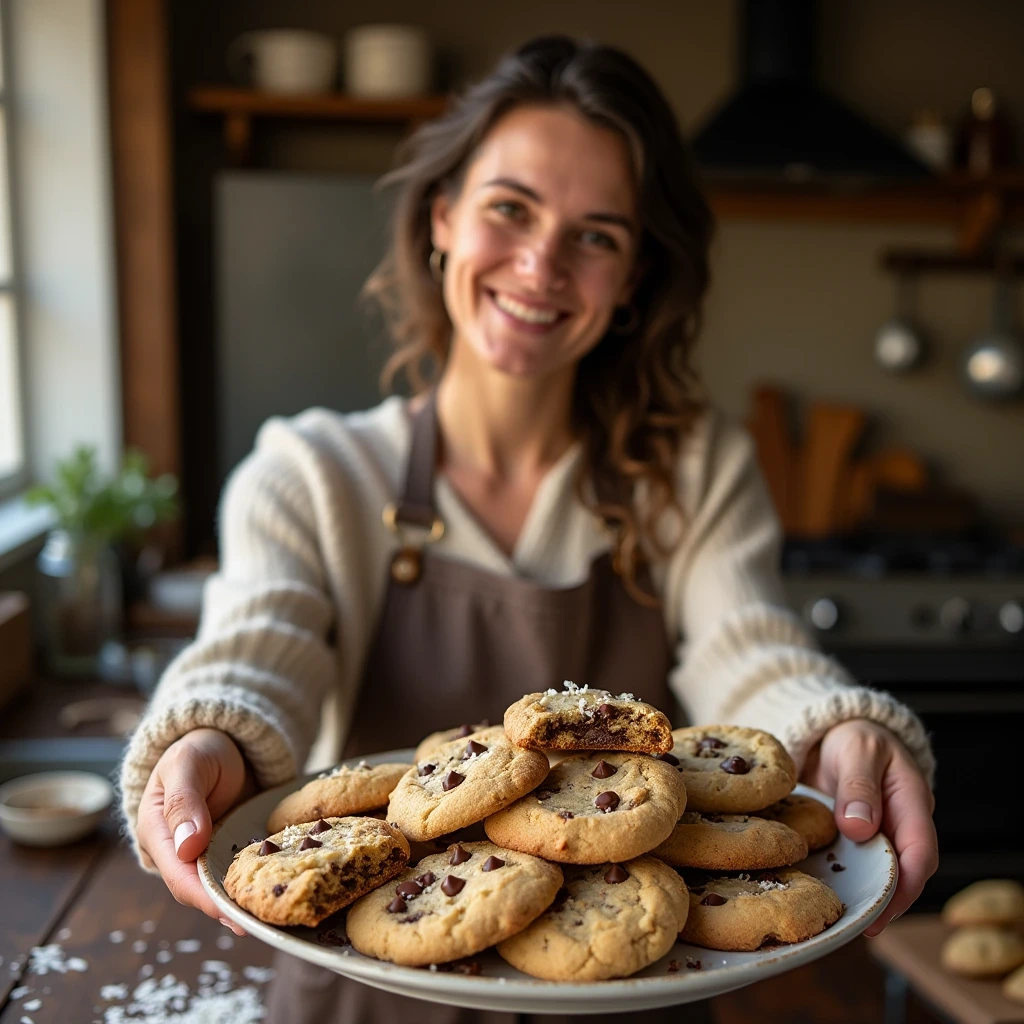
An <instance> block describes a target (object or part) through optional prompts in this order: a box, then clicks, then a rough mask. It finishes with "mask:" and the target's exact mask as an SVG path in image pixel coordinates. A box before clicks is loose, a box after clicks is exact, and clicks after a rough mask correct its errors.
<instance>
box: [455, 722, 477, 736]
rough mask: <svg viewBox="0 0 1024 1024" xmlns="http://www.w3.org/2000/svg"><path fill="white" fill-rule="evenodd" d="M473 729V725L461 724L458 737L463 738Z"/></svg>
mask: <svg viewBox="0 0 1024 1024" xmlns="http://www.w3.org/2000/svg"><path fill="white" fill-rule="evenodd" d="M472 731H473V727H472V726H471V725H460V726H459V731H458V732H457V733H456V734H455V736H456V738H457V739H462V737H464V736H468V735H469V734H470V733H471V732H472Z"/></svg>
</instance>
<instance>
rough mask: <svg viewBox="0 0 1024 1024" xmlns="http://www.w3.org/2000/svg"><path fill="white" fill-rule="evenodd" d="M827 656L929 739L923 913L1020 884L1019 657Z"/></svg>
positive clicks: (1023, 866) (1022, 707) (1023, 803)
mask: <svg viewBox="0 0 1024 1024" xmlns="http://www.w3.org/2000/svg"><path fill="white" fill-rule="evenodd" d="M831 653H832V654H833V655H834V656H835V657H836V658H838V660H839V661H841V662H842V663H843V664H844V665H846V667H847V668H848V669H850V671H851V672H852V673H853V674H854V675H855V676H856V677H857V678H858V679H859V680H860V681H862V682H863V683H865V684H866V685H868V686H872V687H874V688H876V689H879V690H886V691H888V692H889V693H891V694H892V695H893V696H894V697H896V698H897V699H898V700H901V701H903V702H904V703H906V704H907V705H908V706H909V707H911V708H913V710H914V711H915V712H917V714H918V715H919V716H920V718H921V719H922V721H923V722H924V725H925V728H926V729H927V730H928V733H929V736H930V738H931V742H932V748H933V750H934V752H935V758H936V762H937V768H936V778H935V826H936V829H937V831H938V835H939V860H940V864H939V870H938V872H937V873H936V875H935V877H934V878H933V879H932V880H931V881H930V882H929V884H928V887H927V888H926V890H925V894H924V896H923V897H922V901H921V907H920V909H930V910H936V909H939V908H940V907H941V904H942V903H943V902H944V901H945V900H946V899H947V898H948V897H949V896H951V895H952V894H953V893H954V892H956V891H957V890H959V889H961V888H963V886H965V885H967V884H968V883H970V882H973V881H976V880H978V879H980V878H994V877H1002V878H1017V879H1019V880H1020V881H1022V882H1024V842H1022V839H1021V836H1022V835H1024V795H1022V792H1021V787H1020V786H1019V784H1018V781H1017V778H1018V774H1019V773H1020V769H1021V764H1022V762H1024V651H1020V650H1016V651H1013V650H1010V651H1008V650H1002V651H943V652H936V651H934V650H930V651H922V650H917V651H911V650H906V649H901V650H892V651H870V652H867V651H842V650H834V651H832V652H831Z"/></svg>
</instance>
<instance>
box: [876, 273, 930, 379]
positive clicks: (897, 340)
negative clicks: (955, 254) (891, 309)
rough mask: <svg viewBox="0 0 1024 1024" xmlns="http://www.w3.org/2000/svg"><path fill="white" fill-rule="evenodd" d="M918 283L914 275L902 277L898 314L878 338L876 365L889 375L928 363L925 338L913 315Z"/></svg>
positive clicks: (884, 326)
mask: <svg viewBox="0 0 1024 1024" xmlns="http://www.w3.org/2000/svg"><path fill="white" fill-rule="evenodd" d="M915 284H916V280H915V278H914V277H913V275H912V274H909V273H901V274H899V275H898V277H897V278H896V315H895V316H894V317H893V318H892V319H891V320H888V321H886V323H884V324H883V325H882V326H881V327H880V328H879V330H878V333H877V334H876V335H875V362H876V363H877V364H878V365H879V366H880V367H881V368H882V369H883V370H885V371H886V372H887V373H906V372H907V371H908V370H913V369H916V368H917V367H918V366H920V365H921V364H922V363H923V362H924V358H925V352H926V349H927V345H926V340H925V335H924V332H923V331H922V330H921V328H920V327H919V326H918V325H917V323H915V320H914V315H913V305H914V285H915Z"/></svg>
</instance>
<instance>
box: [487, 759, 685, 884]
mask: <svg viewBox="0 0 1024 1024" xmlns="http://www.w3.org/2000/svg"><path fill="white" fill-rule="evenodd" d="M685 807H686V788H685V786H684V785H683V783H682V779H681V778H680V776H679V774H678V773H677V772H676V771H674V770H673V769H672V768H671V767H670V766H669V765H667V764H664V763H663V762H661V761H656V760H655V759H654V758H651V757H647V756H646V755H643V754H612V753H605V754H603V755H597V754H574V755H573V756H571V757H567V758H566V759H565V760H564V761H560V762H559V763H558V764H556V765H555V766H554V767H553V768H552V769H551V771H550V772H549V773H548V777H547V778H546V779H545V780H544V782H543V784H542V785H541V786H540V787H539V788H537V789H536V790H534V791H533V792H532V793H530V794H528V795H527V796H525V797H523V798H522V799H521V800H518V801H516V802H515V803H514V804H512V805H511V806H510V807H507V808H506V809H505V810H503V811H499V812H497V813H496V814H492V815H491V816H490V817H489V818H487V819H485V820H484V829H485V830H486V831H487V835H488V837H489V838H490V839H491V840H492V841H493V842H495V843H498V845H499V846H507V847H508V848H509V849H513V850H522V851H523V852H524V853H533V854H536V855H537V856H539V857H544V858H546V859H547V860H554V861H559V862H561V863H566V864H603V863H604V862H605V861H608V860H613V861H617V862H621V861H625V860H631V859H632V858H633V857H639V856H640V855H641V854H643V853H647V852H648V851H649V850H653V849H654V847H656V846H657V845H658V844H659V843H661V842H663V841H664V840H665V839H667V838H668V836H669V835H670V833H671V832H672V829H673V827H674V826H675V823H676V822H677V821H678V820H679V816H680V814H681V813H682V812H683V809H684V808H685Z"/></svg>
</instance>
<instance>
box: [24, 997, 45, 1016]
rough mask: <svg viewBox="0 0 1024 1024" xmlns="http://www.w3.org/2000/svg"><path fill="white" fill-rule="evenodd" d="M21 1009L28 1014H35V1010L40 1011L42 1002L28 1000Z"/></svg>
mask: <svg viewBox="0 0 1024 1024" xmlns="http://www.w3.org/2000/svg"><path fill="white" fill-rule="evenodd" d="M21 1008H22V1009H23V1010H28V1012H29V1013H35V1012H36V1010H41V1009H42V1008H43V1001H42V999H29V1000H28V1002H26V1003H24V1004H23V1005H22V1007H21Z"/></svg>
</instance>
